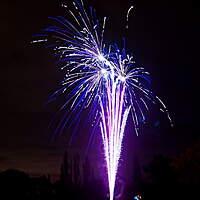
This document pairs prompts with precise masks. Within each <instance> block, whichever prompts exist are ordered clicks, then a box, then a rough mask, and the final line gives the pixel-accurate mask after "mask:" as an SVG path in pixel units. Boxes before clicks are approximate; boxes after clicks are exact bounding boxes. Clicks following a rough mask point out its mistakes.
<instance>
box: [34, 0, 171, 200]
mask: <svg viewBox="0 0 200 200" xmlns="http://www.w3.org/2000/svg"><path fill="white" fill-rule="evenodd" d="M62 6H63V7H64V8H66V10H67V12H68V13H69V15H70V16H69V19H68V18H67V19H66V18H64V17H61V16H59V17H51V18H50V19H52V20H53V21H54V25H52V26H50V27H48V28H46V29H44V30H43V34H42V35H40V38H39V39H36V40H34V41H32V43H38V42H39V43H40V42H48V44H49V45H48V47H49V48H51V49H53V51H54V52H55V55H56V57H57V58H58V66H59V67H60V69H61V70H62V71H63V72H64V74H65V78H64V80H63V81H62V87H61V88H60V89H59V90H57V91H56V92H55V93H54V94H53V95H52V97H53V98H54V97H57V96H58V95H61V94H65V93H67V99H66V102H65V104H64V105H63V106H62V109H64V108H65V107H66V106H67V105H69V104H70V107H71V110H72V111H73V112H76V113H78V112H80V110H82V109H84V108H87V107H89V106H90V105H91V104H93V105H94V104H95V105H97V106H98V107H99V109H97V111H96V114H95V115H96V116H99V118H100V120H99V126H100V130H101V135H102V141H103V146H104V155H105V160H106V166H107V175H108V183H109V192H110V200H113V198H114V190H115V182H116V176H117V171H118V163H119V159H120V155H121V149H122V141H123V137H124V130H125V127H126V122H127V119H128V116H129V114H130V113H131V116H132V120H133V122H134V127H135V133H136V134H137V135H138V131H139V125H140V123H141V120H140V119H142V121H145V113H146V111H148V110H149V105H150V103H153V104H158V105H159V106H160V110H161V111H162V112H165V113H166V114H167V116H168V118H169V120H170V122H171V118H170V116H169V113H168V111H167V108H166V106H165V105H164V103H163V102H162V101H161V99H160V98H159V97H157V96H155V95H154V94H153V92H152V91H151V90H150V89H149V88H150V87H149V79H150V77H149V73H148V72H146V71H145V70H144V68H143V67H137V66H136V64H135V62H134V60H133V57H132V56H131V55H128V54H126V51H125V49H123V50H121V51H120V50H119V49H118V48H116V45H115V46H114V45H105V44H104V40H103V38H104V30H105V24H106V17H104V19H103V20H102V21H99V20H97V19H96V18H95V12H94V11H93V10H92V9H91V10H90V11H91V12H90V14H88V13H87V12H86V10H85V8H84V5H83V2H82V1H74V2H73V4H72V6H71V7H70V6H69V7H68V6H67V5H65V4H63V5H62ZM132 8H133V7H130V9H129V10H128V13H127V21H128V15H129V12H130V11H131V9H132ZM127 28H128V25H127ZM69 90H70V92H69ZM80 108H81V109H80ZM65 124H66V123H65V122H64V125H65Z"/></svg>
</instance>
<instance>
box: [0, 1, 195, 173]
mask: <svg viewBox="0 0 200 200" xmlns="http://www.w3.org/2000/svg"><path fill="white" fill-rule="evenodd" d="M89 4H90V5H93V6H94V7H95V8H96V10H97V14H98V15H99V16H100V17H102V16H104V15H106V16H108V17H109V22H108V30H107V40H113V41H114V40H118V41H119V42H121V41H120V40H119V38H121V37H122V36H124V35H125V34H126V36H127V41H128V42H127V44H128V45H127V46H128V47H127V48H128V50H130V52H133V54H134V57H135V58H136V62H137V63H138V64H139V65H142V66H144V67H145V68H146V70H147V71H150V72H151V75H152V78H153V88H154V90H155V91H156V93H157V94H158V95H159V96H161V97H162V99H164V100H165V102H166V104H167V105H168V107H169V110H170V111H171V113H172V117H173V119H174V122H175V127H174V128H173V129H171V128H167V126H168V125H167V123H166V122H165V123H164V124H165V125H161V127H157V128H155V127H154V128H153V129H152V128H151V129H149V130H148V129H145V130H144V131H143V133H142V135H141V137H140V139H138V140H139V145H138V149H140V150H141V149H142V151H144V153H143V157H144V159H145V155H147V154H146V153H145V152H151V151H152V152H157V153H159V152H161V153H170V154H172V155H175V154H177V153H180V152H181V151H182V150H183V149H184V148H187V147H188V146H190V145H191V144H192V143H194V142H195V141H196V140H197V139H199V126H198V123H199V122H198V114H197V109H198V100H197V93H198V92H199V87H198V86H199V79H198V69H199V62H198V61H197V60H198V59H197V53H198V52H199V48H198V47H197V43H198V37H197V36H199V30H198V29H197V25H198V15H197V10H195V8H196V7H195V5H194V4H193V2H192V1H187V2H184V1H177V0H169V1H158V0H136V1H133V2H132V1H130V0H129V1H128V0H115V1H114V0H90V1H89ZM59 5H60V4H59V1H56V0H54V1H53V0H52V1H49V0H48V1H47V0H42V1H41V0H34V1H25V0H21V1H1V3H0V24H1V28H0V44H1V48H0V51H1V54H0V56H1V68H0V77H1V79H0V81H1V84H0V87H1V126H0V138H1V139H0V170H2V169H7V168H18V169H22V170H25V171H28V172H31V173H44V172H45V173H58V172H59V168H60V163H61V161H62V156H63V153H64V149H65V146H66V139H65V137H64V136H63V137H59V138H58V139H57V140H56V141H55V142H50V136H51V134H52V130H48V125H49V123H50V120H51V117H52V114H53V112H54V110H55V109H54V108H52V107H51V106H45V102H46V101H47V97H48V95H50V94H51V92H53V91H54V90H55V89H56V88H57V84H58V82H59V73H58V70H57V68H56V65H55V62H54V59H53V57H52V56H51V54H50V52H49V51H48V50H47V49H45V48H39V47H35V46H31V45H30V44H29V42H30V41H31V37H32V35H33V34H34V33H38V32H40V30H41V28H43V27H45V26H46V25H47V24H48V23H49V21H48V19H47V18H48V16H55V15H62V14H63V13H64V12H63V10H62V9H60V8H59ZM130 5H135V11H134V13H131V15H130V22H129V32H127V33H126V32H125V31H124V27H125V23H126V21H125V15H126V11H127V10H128V8H129V7H130ZM146 132H147V133H146ZM152 132H153V134H152ZM138 151H139V150H138Z"/></svg>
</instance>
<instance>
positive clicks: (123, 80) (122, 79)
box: [118, 75, 126, 82]
mask: <svg viewBox="0 0 200 200" xmlns="http://www.w3.org/2000/svg"><path fill="white" fill-rule="evenodd" d="M118 78H119V80H120V81H122V82H125V81H126V77H125V76H121V75H119V77H118Z"/></svg>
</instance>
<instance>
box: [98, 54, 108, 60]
mask: <svg viewBox="0 0 200 200" xmlns="http://www.w3.org/2000/svg"><path fill="white" fill-rule="evenodd" d="M98 59H99V60H100V61H105V60H106V59H105V58H104V57H103V56H102V55H101V54H100V55H99V56H98Z"/></svg>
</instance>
